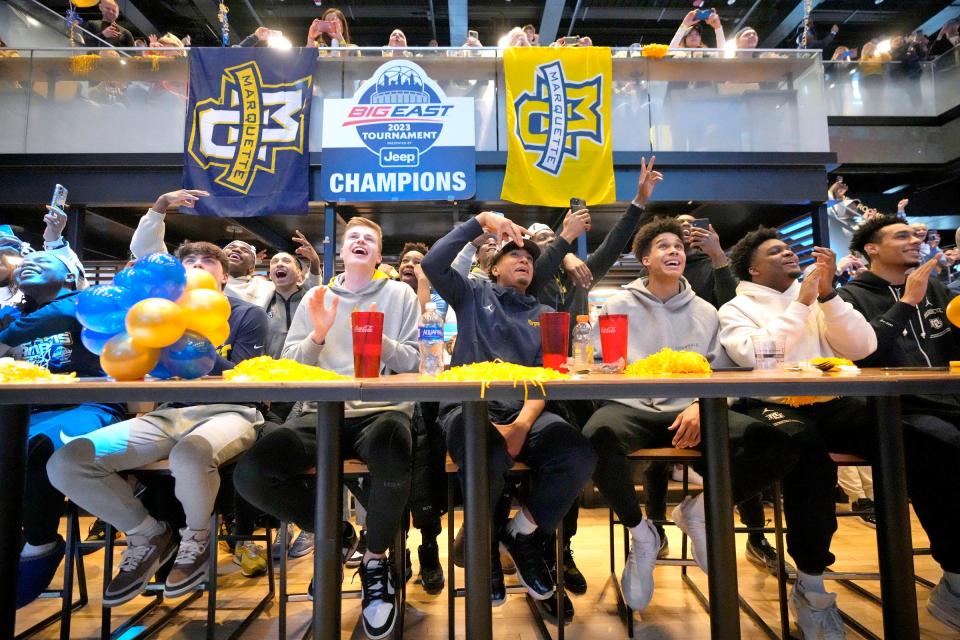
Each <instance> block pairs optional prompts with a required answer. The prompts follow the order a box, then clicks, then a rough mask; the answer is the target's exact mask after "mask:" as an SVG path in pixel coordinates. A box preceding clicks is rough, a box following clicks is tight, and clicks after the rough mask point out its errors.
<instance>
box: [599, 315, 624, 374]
mask: <svg viewBox="0 0 960 640" xmlns="http://www.w3.org/2000/svg"><path fill="white" fill-rule="evenodd" d="M598 320H599V321H600V348H601V349H602V351H603V363H604V364H608V365H612V364H617V362H618V361H619V362H620V363H621V364H620V366H621V367H622V366H625V365H626V363H627V320H628V317H627V315H626V314H625V313H614V314H610V315H602V316H600V317H599V318H598Z"/></svg>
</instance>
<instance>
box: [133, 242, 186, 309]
mask: <svg viewBox="0 0 960 640" xmlns="http://www.w3.org/2000/svg"><path fill="white" fill-rule="evenodd" d="M129 279H130V281H132V282H133V283H134V284H133V285H132V289H134V290H135V291H138V292H139V291H146V294H147V295H146V296H145V297H147V298H166V299H167V300H173V301H174V302H176V300H177V298H179V297H180V295H181V294H182V293H183V290H184V288H185V287H186V286H187V270H186V269H184V268H183V265H182V264H180V261H179V260H177V259H176V258H174V257H173V256H172V255H170V254H169V253H151V254H150V255H146V256H144V257H142V258H140V259H139V260H137V261H136V262H135V263H134V264H133V273H132V274H131V275H130V276H129ZM142 299H143V298H141V300H142Z"/></svg>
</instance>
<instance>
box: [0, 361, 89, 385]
mask: <svg viewBox="0 0 960 640" xmlns="http://www.w3.org/2000/svg"><path fill="white" fill-rule="evenodd" d="M76 379H77V374H75V373H69V374H65V373H50V370H49V369H46V368H45V367H41V366H39V365H36V364H33V363H32V362H26V361H25V360H14V359H13V358H0V384H17V383H20V384H36V383H61V382H75V381H76Z"/></svg>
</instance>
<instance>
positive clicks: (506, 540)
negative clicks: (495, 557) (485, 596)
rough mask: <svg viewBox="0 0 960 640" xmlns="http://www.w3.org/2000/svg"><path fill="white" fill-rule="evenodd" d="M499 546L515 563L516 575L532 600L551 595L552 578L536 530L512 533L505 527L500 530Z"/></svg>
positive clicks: (544, 598) (542, 598)
mask: <svg viewBox="0 0 960 640" xmlns="http://www.w3.org/2000/svg"><path fill="white" fill-rule="evenodd" d="M500 546H501V547H502V548H503V549H504V550H505V551H506V552H507V554H508V555H509V556H510V558H511V559H512V560H513V563H514V564H515V565H517V577H518V578H519V579H520V583H521V584H522V585H523V586H524V587H526V588H527V593H529V594H530V597H531V598H533V599H534V600H546V599H547V598H549V597H550V596H552V595H553V590H554V589H553V578H552V577H551V576H550V570H549V569H548V568H547V563H546V562H544V561H543V541H542V540H539V539H537V532H536V531H534V532H533V533H531V534H530V535H526V536H525V535H516V536H515V535H513V534H512V533H510V532H509V531H508V530H507V528H506V527H504V529H503V531H501V532H500Z"/></svg>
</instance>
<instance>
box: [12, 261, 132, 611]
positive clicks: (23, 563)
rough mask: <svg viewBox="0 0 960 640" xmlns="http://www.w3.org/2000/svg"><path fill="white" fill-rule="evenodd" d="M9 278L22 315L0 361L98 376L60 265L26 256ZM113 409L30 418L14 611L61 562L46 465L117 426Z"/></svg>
mask: <svg viewBox="0 0 960 640" xmlns="http://www.w3.org/2000/svg"><path fill="white" fill-rule="evenodd" d="M12 278H13V280H14V281H15V282H17V283H18V285H19V288H20V290H21V291H22V292H23V294H24V300H23V312H24V315H23V316H21V317H19V318H17V319H16V320H14V321H13V322H12V323H11V324H9V325H8V326H7V327H6V328H4V329H3V330H2V331H0V356H7V355H14V356H16V357H18V358H21V359H23V360H27V361H29V362H32V363H33V364H36V365H40V366H43V367H46V368H47V369H49V370H50V371H52V372H54V373H76V374H77V375H79V376H94V377H96V376H102V375H103V371H102V370H101V369H100V360H99V359H98V358H97V356H96V355H94V354H92V353H90V351H88V350H87V348H86V347H84V346H83V343H82V342H81V341H80V332H81V330H82V329H83V327H81V326H80V323H79V322H78V321H77V318H76V298H77V295H78V294H77V292H76V291H72V290H71V288H70V270H69V268H68V267H67V264H66V262H64V261H63V260H61V259H60V258H59V257H58V256H57V255H55V254H53V253H51V252H48V251H39V252H36V253H31V254H29V255H27V256H26V257H25V258H24V259H23V261H22V262H21V263H20V264H19V265H18V266H17V268H16V269H15V270H14V272H13V275H12ZM122 415H123V411H122V408H121V407H120V406H119V405H108V404H98V403H86V404H81V405H76V406H67V405H44V406H38V407H34V409H33V410H32V411H31V413H30V430H29V438H30V439H29V452H28V457H27V478H26V488H25V491H24V494H25V503H26V504H29V505H30V508H29V509H26V510H24V518H23V537H24V545H23V549H22V550H21V553H20V573H19V579H18V585H17V606H18V607H22V606H24V605H26V604H27V603H29V602H31V601H33V600H34V599H36V597H37V596H39V595H40V592H42V591H43V590H44V589H46V588H47V585H49V584H50V580H51V579H52V578H53V575H54V573H56V570H57V567H58V566H60V560H61V559H63V555H64V541H63V538H61V537H60V535H59V534H58V533H57V529H58V527H59V524H60V514H61V513H62V512H63V494H61V493H60V492H59V491H57V490H56V489H55V488H54V487H53V485H51V484H50V480H49V479H48V478H47V461H48V460H49V459H50V457H51V456H52V455H53V453H54V451H56V450H57V449H59V448H60V447H62V446H63V445H64V444H65V443H67V442H69V441H70V440H71V439H73V438H77V437H80V436H82V435H83V434H85V433H89V432H91V431H93V430H95V429H99V428H100V427H103V426H106V425H108V424H111V423H113V422H116V421H117V420H119V419H120V418H121V417H122Z"/></svg>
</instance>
